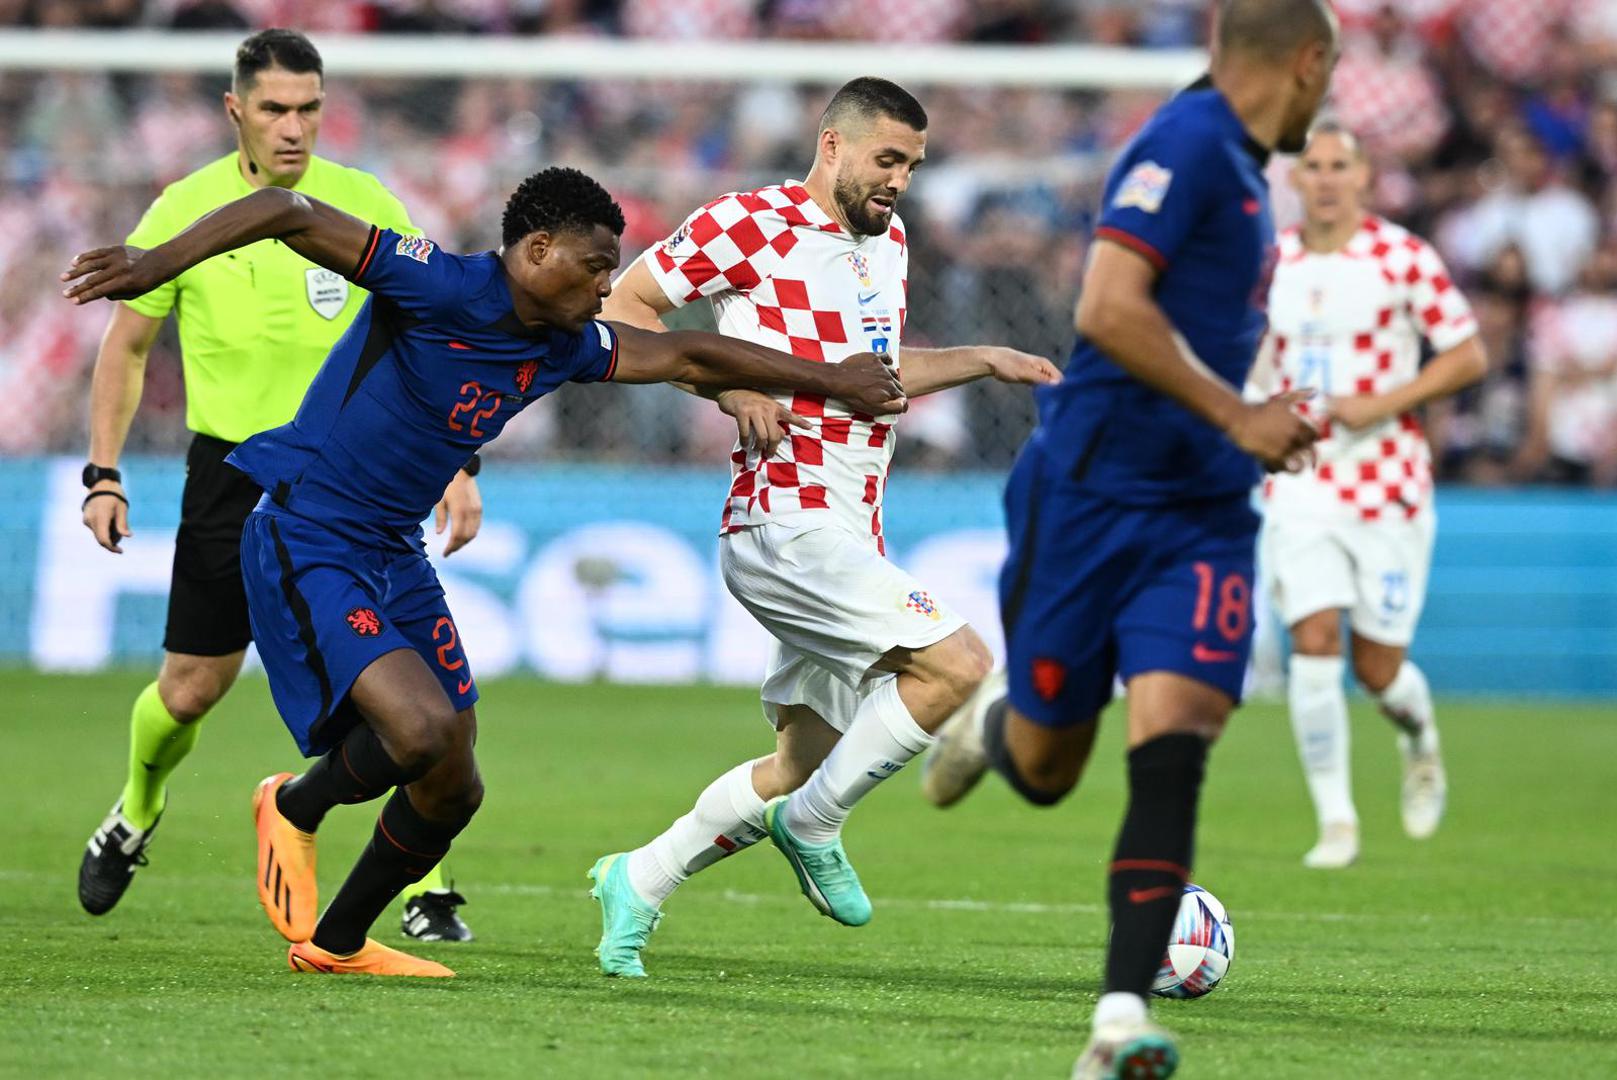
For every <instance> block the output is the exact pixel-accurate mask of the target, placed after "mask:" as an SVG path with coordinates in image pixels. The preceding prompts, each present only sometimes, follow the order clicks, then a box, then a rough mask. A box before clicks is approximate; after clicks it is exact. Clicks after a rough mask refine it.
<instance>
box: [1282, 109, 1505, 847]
mask: <svg viewBox="0 0 1617 1080" xmlns="http://www.w3.org/2000/svg"><path fill="white" fill-rule="evenodd" d="M1292 182H1293V184H1294V185H1295V186H1296V188H1297V191H1298V193H1299V194H1300V195H1301V197H1302V204H1303V213H1304V220H1303V224H1302V225H1301V226H1300V227H1297V228H1293V229H1290V230H1287V231H1286V232H1284V233H1283V234H1281V237H1280V240H1279V247H1280V258H1279V263H1278V265H1277V266H1276V268H1275V276H1274V284H1273V286H1272V288H1271V290H1270V292H1269V336H1268V338H1267V339H1266V340H1265V342H1264V346H1263V351H1262V353H1261V354H1260V356H1259V359H1258V362H1257V364H1255V365H1254V367H1253V376H1252V378H1253V383H1254V386H1253V389H1254V390H1255V391H1256V392H1259V393H1275V392H1280V391H1285V390H1295V389H1312V390H1315V391H1317V395H1316V397H1315V398H1314V399H1312V401H1310V402H1308V403H1307V404H1306V405H1305V406H1304V408H1305V411H1307V412H1309V413H1310V415H1311V418H1312V419H1315V420H1316V421H1317V422H1318V423H1319V424H1320V426H1321V438H1320V440H1319V442H1318V443H1316V444H1315V451H1316V455H1317V456H1316V458H1315V459H1314V461H1313V462H1311V463H1310V464H1309V465H1308V466H1307V467H1305V468H1303V469H1302V470H1301V471H1300V472H1297V473H1276V474H1274V475H1273V476H1272V477H1271V478H1270V479H1269V480H1268V481H1267V482H1266V486H1265V503H1266V506H1267V510H1266V513H1265V525H1264V538H1263V561H1264V564H1265V566H1266V568H1267V573H1268V575H1269V578H1270V587H1271V588H1272V590H1273V592H1272V595H1273V598H1274V602H1275V604H1276V606H1277V607H1278V609H1279V612H1280V615H1281V618H1282V619H1283V620H1284V621H1285V623H1286V625H1287V626H1289V627H1290V628H1291V636H1292V649H1293V654H1292V658H1291V665H1290V670H1289V676H1290V678H1289V690H1288V696H1289V699H1290V704H1291V723H1292V729H1293V731H1294V732H1295V734H1296V737H1297V749H1298V752H1299V754H1300V755H1301V757H1302V762H1303V769H1304V771H1305V773H1306V774H1307V778H1308V789H1309V792H1310V794H1311V795H1312V796H1313V800H1314V809H1315V811H1316V812H1317V815H1318V819H1319V829H1320V836H1319V842H1318V843H1317V844H1316V845H1315V847H1314V848H1313V849H1312V850H1311V851H1309V852H1308V853H1307V855H1305V856H1304V857H1303V862H1304V864H1305V865H1307V866H1311V867H1317V868H1334V867H1343V866H1347V865H1348V864H1349V863H1351V862H1353V860H1354V859H1355V858H1357V857H1358V852H1359V820H1358V813H1357V811H1356V810H1355V809H1354V805H1353V795H1352V790H1351V785H1350V781H1349V773H1348V712H1347V698H1346V696H1345V693H1344V690H1343V685H1342V683H1343V668H1344V662H1343V648H1342V615H1343V613H1344V612H1345V613H1346V614H1347V621H1348V625H1349V627H1350V631H1351V635H1350V640H1351V648H1352V657H1353V674H1354V676H1355V677H1356V678H1357V679H1358V681H1359V683H1360V685H1362V686H1363V687H1364V689H1365V690H1366V691H1367V692H1368V693H1369V694H1370V696H1371V697H1373V698H1374V699H1375V700H1376V702H1377V703H1378V704H1379V705H1380V706H1381V711H1382V712H1383V713H1385V714H1386V716H1387V717H1388V718H1389V719H1390V720H1391V721H1392V722H1393V724H1394V725H1395V726H1396V728H1397V730H1398V737H1399V741H1400V744H1401V746H1402V750H1403V758H1404V780H1403V821H1404V829H1405V831H1406V832H1408V833H1409V835H1410V836H1412V837H1416V838H1420V839H1423V838H1425V837H1428V836H1431V835H1432V833H1433V832H1435V831H1436V829H1437V826H1438V823H1439V821H1440V820H1441V819H1442V816H1443V806H1444V800H1445V796H1446V788H1447V780H1446V778H1445V776H1444V773H1443V764H1442V759H1441V757H1440V756H1439V754H1438V738H1437V723H1436V720H1435V718H1434V716H1433V712H1432V696H1431V691H1430V689H1429V688H1428V687H1427V684H1426V678H1425V676H1423V675H1422V674H1421V671H1420V669H1419V668H1417V667H1416V666H1415V665H1414V664H1413V663H1412V662H1410V660H1409V659H1408V656H1407V651H1408V648H1409V643H1410V641H1411V639H1412V638H1413V636H1414V633H1415V624H1416V622H1417V621H1418V620H1419V618H1420V611H1421V605H1422V603H1423V602H1424V601H1425V598H1426V577H1427V571H1428V568H1429V567H1430V564H1431V555H1432V538H1433V535H1434V532H1435V530H1436V526H1437V519H1436V513H1435V511H1434V510H1433V507H1432V459H1431V450H1430V448H1429V447H1428V446H1427V443H1426V436H1425V434H1424V433H1423V432H1422V430H1421V425H1420V421H1419V420H1418V419H1417V418H1416V416H1415V412H1414V410H1415V409H1416V408H1418V407H1419V406H1421V405H1423V404H1425V403H1426V402H1428V401H1433V400H1435V399H1438V398H1442V397H1446V396H1448V395H1450V394H1453V393H1455V392H1457V391H1459V390H1461V389H1463V388H1464V387H1466V386H1468V385H1470V384H1471V383H1474V382H1476V381H1477V380H1479V379H1481V378H1482V377H1483V375H1484V373H1485V372H1486V370H1487V358H1486V357H1485V355H1484V354H1483V350H1482V345H1481V343H1480V340H1479V339H1478V337H1477V326H1476V320H1475V319H1474V318H1473V317H1472V315H1471V308H1470V305H1469V304H1467V303H1466V300H1465V297H1464V296H1463V295H1461V293H1460V290H1459V289H1458V288H1456V287H1455V285H1454V282H1453V281H1452V280H1451V279H1450V277H1449V274H1448V271H1447V270H1446V269H1445V268H1444V265H1443V261H1442V259H1441V258H1439V256H1438V254H1437V252H1435V251H1434V250H1433V249H1432V248H1431V246H1430V245H1428V244H1427V243H1426V242H1425V241H1423V240H1421V239H1420V238H1419V237H1417V236H1414V235H1412V234H1411V233H1409V232H1408V231H1407V230H1405V229H1403V228H1400V227H1399V226H1397V225H1394V224H1393V223H1392V222H1390V221H1387V220H1385V219H1383V218H1379V217H1376V216H1375V215H1373V214H1369V213H1367V212H1366V211H1365V210H1364V208H1363V204H1362V200H1363V199H1364V197H1365V194H1366V191H1367V189H1368V186H1369V182H1370V168H1369V165H1368V163H1367V162H1366V161H1365V158H1364V154H1363V152H1362V150H1361V148H1360V146H1359V143H1358V140H1357V139H1355V138H1354V136H1353V135H1352V133H1350V132H1348V131H1346V130H1344V129H1343V128H1341V127H1340V126H1338V125H1335V124H1329V123H1327V124H1322V125H1320V126H1319V127H1317V128H1316V129H1315V131H1314V133H1313V135H1312V137H1311V138H1310V140H1309V143H1308V146H1307V149H1306V150H1304V151H1303V153H1302V155H1301V156H1300V157H1299V158H1298V159H1297V163H1296V166H1295V168H1294V169H1293V171H1292ZM1422 342H1424V343H1425V344H1426V345H1427V346H1429V347H1430V350H1431V353H1432V354H1433V357H1432V359H1431V360H1430V361H1429V362H1428V363H1427V364H1426V365H1425V366H1422V365H1421V362H1420V360H1421V346H1422Z"/></svg>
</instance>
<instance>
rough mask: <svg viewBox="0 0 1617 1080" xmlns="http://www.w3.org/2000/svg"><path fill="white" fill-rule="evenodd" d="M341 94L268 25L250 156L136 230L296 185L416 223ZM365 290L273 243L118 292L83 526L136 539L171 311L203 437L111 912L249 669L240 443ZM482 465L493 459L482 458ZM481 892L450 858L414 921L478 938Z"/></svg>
mask: <svg viewBox="0 0 1617 1080" xmlns="http://www.w3.org/2000/svg"><path fill="white" fill-rule="evenodd" d="M324 101H325V85H324V69H323V65H322V63H321V59H320V54H319V52H318V51H316V49H315V47H314V45H313V44H312V43H310V41H309V40H308V38H306V37H304V36H303V35H302V34H299V33H297V32H296V31H292V30H264V31H261V32H259V33H257V34H254V35H253V36H252V37H250V38H248V39H247V40H246V41H244V42H242V44H241V46H240V47H239V48H238V49H237V50H236V63H235V71H234V76H233V78H232V82H231V89H230V91H229V92H227V93H226V94H225V95H224V106H225V113H226V115H227V116H228V118H229V120H230V123H231V124H232V125H233V126H234V127H235V129H236V151H235V152H234V153H232V154H229V155H227V156H225V157H222V158H220V159H219V160H217V161H215V162H213V163H212V164H209V165H205V166H203V167H202V168H200V169H198V170H197V171H196V172H193V173H191V174H190V175H189V176H186V177H184V178H182V179H180V180H178V181H176V182H175V183H173V184H170V185H169V186H168V187H167V188H165V189H164V191H163V193H162V195H160V196H159V197H158V199H157V201H156V202H154V203H152V205H151V207H150V208H149V209H148V210H147V211H146V214H145V216H144V217H142V218H141V220H140V224H138V225H137V226H136V227H135V231H134V232H133V233H131V234H130V236H129V239H128V243H129V244H131V245H133V246H135V247H142V248H150V247H153V246H155V245H157V244H160V243H162V242H164V241H166V240H168V239H169V238H170V237H172V236H173V235H174V234H175V233H177V232H179V231H180V230H181V229H183V228H184V227H185V226H186V225H189V224H190V223H191V222H192V221H194V220H196V218H198V217H200V216H201V215H203V214H206V213H208V212H209V211H212V210H214V209H216V208H218V207H220V206H223V205H224V204H225V203H228V202H232V201H233V200H235V199H238V198H240V197H241V196H243V195H246V194H249V193H250V192H252V191H253V190H254V189H256V188H261V187H265V186H268V185H273V186H276V187H284V188H295V189H296V190H298V191H300V192H304V193H306V194H308V195H310V196H313V197H314V198H317V199H320V200H322V201H324V202H328V203H331V204H332V205H334V206H337V207H339V208H340V209H343V210H346V211H347V212H348V213H350V214H353V215H355V216H356V217H359V218H361V219H363V220H366V221H373V222H375V223H376V224H378V225H380V226H382V227H384V228H392V229H397V230H400V231H404V232H409V233H415V232H417V230H416V229H415V227H414V226H413V225H412V224H411V222H410V219H409V215H408V214H407V213H406V212H405V209H404V207H403V205H402V204H400V202H399V201H398V199H396V198H394V197H393V195H392V193H390V192H389V191H388V190H387V189H386V188H384V187H383V186H382V184H381V182H380V181H379V180H377V179H376V178H375V177H374V176H371V175H370V174H369V173H364V172H360V171H359V170H357V169H350V168H346V167H344V166H342V165H338V164H335V163H334V162H331V161H327V160H325V159H323V158H319V157H316V156H315V155H314V144H315V138H316V136H317V135H318V134H319V131H320V120H321V108H322V106H323V104H324ZM364 298H365V293H364V291H363V290H361V289H359V288H358V287H356V286H353V285H350V284H349V283H348V281H347V280H345V279H344V278H343V277H341V276H340V275H338V274H334V273H332V272H331V271H329V270H325V269H322V268H321V267H319V266H316V265H315V264H314V263H311V262H309V261H308V260H306V259H304V258H303V257H302V256H300V255H297V254H295V253H294V252H293V251H292V250H291V249H290V248H288V247H287V246H286V245H284V244H282V243H280V242H279V241H277V240H264V241H262V242H260V243H257V244H253V245H251V246H249V247H245V248H242V249H240V250H238V251H233V252H230V253H228V254H226V255H223V256H220V257H219V258H216V259H211V260H209V261H207V262H205V263H202V264H201V265H199V266H197V267H195V268H193V269H192V270H190V271H188V272H186V273H185V274H182V275H181V276H180V277H179V278H178V279H176V280H175V281H173V282H171V283H169V284H167V285H164V286H162V287H160V288H158V289H155V290H153V291H152V292H149V293H147V294H146V295H145V296H142V297H139V298H138V299H135V300H131V301H128V302H126V303H123V304H119V305H117V307H116V308H115V311H114V314H113V316H112V320H111V321H110V323H109V324H108V326H107V330H106V334H105V335H104V336H103V338H102V340H101V348H100V352H99V353H98V354H97V356H96V362H95V374H94V377H93V379H92V381H91V389H90V460H89V463H88V464H87V465H85V467H84V485H85V487H86V488H88V489H89V491H88V494H87V495H86V497H85V500H84V524H85V526H86V527H87V528H88V529H89V530H90V531H91V532H92V533H94V534H95V538H96V542H97V543H99V544H100V545H101V546H102V547H104V548H106V549H107V550H108V551H113V552H121V550H122V549H121V548H120V547H119V546H118V544H119V541H120V539H121V538H122V537H125V536H128V535H129V534H130V529H129V499H128V496H127V494H126V493H125V491H124V488H123V484H122V477H121V476H120V475H119V472H118V468H117V466H118V458H119V454H120V453H121V452H122V450H123V446H124V441H125V439H126V438H127V437H128V434H129V425H130V421H131V420H132V419H133V417H134V414H135V410H136V408H137V407H138V406H139V404H140V394H141V384H142V381H143V376H144V373H145V368H146V357H147V354H148V353H149V352H150V350H151V346H152V342H153V340H154V339H155V338H156V337H157V332H158V330H159V329H161V327H162V325H163V321H164V319H165V318H166V317H167V316H168V314H169V313H170V312H171V311H172V312H174V313H175V315H176V317H177V318H178V320H179V334H180V352H181V356H182V359H183V363H184V370H185V399H186V416H185V419H186V426H187V427H189V428H190V429H191V431H192V432H193V433H194V437H193V438H192V440H191V446H190V450H189V451H188V453H187V454H186V462H185V493H184V495H183V497H182V502H181V510H180V528H179V533H178V535H177V537H176V538H175V549H174V570H173V576H172V579H171V581H170V585H169V601H168V625H167V629H166V631H165V633H164V638H163V650H164V654H163V663H162V667H161V668H160V669H159V670H158V674H157V680H156V681H155V682H153V683H152V684H151V685H149V686H147V687H146V689H145V690H143V691H141V693H140V696H139V697H137V698H136V699H135V706H134V710H133V713H132V715H131V717H130V743H129V776H128V779H127V781H126V782H125V784H124V789H123V793H122V794H121V795H120V796H119V798H118V801H117V802H116V803H114V804H113V807H112V811H111V812H110V813H109V814H108V815H107V817H106V820H104V821H103V822H102V823H101V826H100V827H99V828H98V829H96V831H95V833H94V835H92V836H91V837H90V842H89V844H88V845H87V847H86V850H85V853H84V860H83V862H82V863H81V864H80V866H79V902H80V903H81V904H83V905H84V909H85V910H86V911H88V912H89V913H90V914H92V915H101V914H104V913H105V912H107V911H110V910H112V908H113V906H114V905H116V904H117V903H118V900H119V899H120V898H121V897H122V896H123V894H124V890H125V889H127V888H128V887H129V882H130V880H131V878H132V876H133V875H134V872H135V870H136V868H137V867H141V866H145V865H146V847H147V845H148V844H150V843H151V839H152V833H153V832H154V830H155V829H156V828H157V823H158V821H159V819H161V818H162V816H163V810H164V806H165V804H166V802H167V780H168V777H169V774H170V773H172V772H173V771H174V769H175V768H176V767H177V766H178V765H179V763H180V762H181V761H183V760H184V759H185V757H186V755H187V754H189V753H190V752H191V748H192V747H193V746H195V745H196V741H197V736H198V734H199V733H200V731H201V727H202V724H201V721H202V718H203V717H205V716H207V715H208V712H209V710H211V709H212V708H213V707H214V706H215V705H216V704H217V703H218V702H219V700H220V699H221V698H222V697H224V695H225V693H226V692H227V691H228V690H229V689H230V687H231V684H232V683H234V682H235V681H236V676H237V675H238V674H239V673H240V672H241V665H242V658H243V656H244V655H245V650H246V648H247V644H248V642H249V641H250V640H251V639H252V631H251V629H250V628H249V626H248V622H247V600H246V596H245V594H244V593H243V590H242V581H241V555H240V545H241V533H242V526H243V524H244V522H245V521H246V519H247V515H248V513H249V512H250V511H251V510H252V508H253V506H254V504H256V503H257V502H258V499H259V496H260V495H261V494H262V492H260V491H259V489H258V488H257V487H255V486H254V485H253V483H252V481H250V480H248V479H247V477H246V476H245V475H244V474H242V473H240V472H238V471H236V469H234V468H233V467H231V466H229V465H227V464H225V455H226V454H228V453H230V451H231V450H233V449H235V447H236V444H237V443H239V442H241V441H242V440H244V439H246V438H248V437H249V436H251V435H256V434H257V433H258V432H260V431H264V430H266V429H268V428H273V427H278V426H279V425H281V424H284V423H286V422H288V421H289V420H291V419H292V416H293V414H294V413H295V412H296V411H297V408H298V404H299V403H300V402H301V401H302V400H303V396H304V392H305V391H307V390H308V388H309V383H310V382H311V381H313V379H314V375H315V372H316V371H317V370H318V369H319V367H320V365H321V363H322V362H323V361H324V360H325V357H326V354H327V353H328V352H329V351H330V350H331V347H332V345H333V344H335V343H336V341H337V339H338V338H339V337H341V336H342V333H343V331H345V330H346V329H347V328H348V324H349V322H350V321H352V319H353V318H354V315H355V314H356V313H357V312H358V311H359V307H360V304H361V303H362V302H363V301H364ZM468 468H469V469H470V471H471V472H475V471H476V459H475V458H474V459H473V462H472V463H471V464H470V465H469V466H468ZM481 517H482V504H481V500H480V497H479V495H478V491H477V484H476V481H474V480H473V479H472V478H471V475H469V474H468V472H467V471H462V472H461V473H459V474H457V476H456V478H455V481H454V482H453V483H452V484H451V485H450V486H449V488H448V490H447V491H445V492H444V498H443V501H442V502H441V503H440V504H439V505H438V511H437V521H438V531H439V532H440V533H441V532H443V530H444V527H445V525H446V524H448V525H449V527H450V529H451V533H450V538H449V542H448V545H447V547H446V551H454V550H456V549H457V548H459V547H461V546H462V545H464V544H465V543H466V542H467V541H468V540H470V539H471V538H472V537H473V536H475V535H476V533H477V529H478V525H479V523H480V521H481ZM463 903H465V900H464V898H462V897H461V896H459V895H458V894H457V893H455V892H453V891H451V890H450V889H448V888H446V887H445V885H444V882H443V878H442V872H441V870H434V871H433V872H432V874H431V875H429V876H428V877H427V878H426V879H424V880H423V881H421V882H420V883H419V884H418V885H417V886H416V891H415V892H414V894H413V895H407V896H406V903H405V910H404V932H405V933H406V934H407V935H409V936H411V937H415V938H418V939H421V940H427V941H435V940H454V941H463V940H467V939H469V938H470V937H471V932H470V931H469V930H468V929H467V928H466V924H465V923H464V922H462V921H461V920H460V918H459V916H458V914H457V913H456V910H455V909H456V907H457V906H458V905H460V904H463Z"/></svg>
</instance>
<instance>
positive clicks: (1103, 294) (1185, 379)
mask: <svg viewBox="0 0 1617 1080" xmlns="http://www.w3.org/2000/svg"><path fill="white" fill-rule="evenodd" d="M1155 281H1156V269H1155V267H1153V266H1152V265H1151V263H1150V262H1149V261H1147V260H1146V259H1145V257H1144V256H1142V255H1140V254H1138V253H1137V252H1134V251H1131V250H1129V249H1128V248H1126V247H1124V246H1123V245H1121V244H1118V243H1115V242H1114V241H1111V240H1106V239H1101V240H1099V241H1097V242H1096V244H1095V246H1094V249H1093V250H1092V252H1091V253H1090V257H1089V265H1088V267H1087V268H1086V269H1085V271H1084V282H1083V291H1082V292H1081V293H1080V294H1079V297H1078V310H1077V314H1076V317H1075V319H1074V323H1075V325H1076V327H1077V329H1078V332H1079V333H1080V334H1082V335H1084V337H1086V338H1088V339H1089V340H1090V341H1092V342H1093V343H1094V344H1095V346H1096V347H1097V348H1098V349H1100V350H1101V351H1102V352H1104V353H1105V354H1106V355H1107V356H1108V357H1110V358H1111V360H1112V362H1113V363H1115V364H1117V365H1118V366H1119V367H1121V368H1123V370H1125V371H1127V372H1128V373H1129V374H1130V375H1132V376H1134V377H1135V378H1136V379H1139V380H1140V381H1141V382H1143V383H1145V384H1146V385H1147V386H1149V387H1151V388H1152V389H1153V390H1157V391H1159V392H1161V393H1163V394H1166V395H1167V396H1168V397H1171V398H1173V399H1174V400H1175V401H1177V402H1179V403H1180V404H1181V405H1183V406H1184V407H1185V408H1187V409H1189V410H1190V411H1191V412H1193V413H1195V414H1196V415H1197V416H1200V417H1202V418H1203V419H1205V420H1206V421H1207V422H1208V423H1210V424H1212V425H1214V426H1215V427H1217V428H1218V429H1219V430H1220V431H1222V432H1224V433H1225V434H1226V435H1228V436H1229V438H1230V440H1231V441H1232V442H1234V443H1235V444H1236V445H1237V446H1239V447H1240V448H1241V449H1242V450H1245V451H1246V452H1247V453H1249V454H1251V455H1252V456H1253V457H1255V458H1257V459H1258V461H1259V462H1261V463H1262V464H1263V467H1264V468H1266V469H1268V470H1270V471H1276V470H1280V469H1285V468H1287V467H1294V466H1295V465H1296V463H1297V462H1298V461H1299V460H1300V455H1301V454H1302V453H1303V452H1304V451H1306V450H1307V449H1308V447H1309V446H1310V445H1312V444H1313V442H1314V441H1315V440H1316V439H1318V438H1319V432H1318V431H1317V430H1315V428H1314V426H1313V425H1312V424H1310V423H1309V422H1308V421H1307V420H1304V419H1303V418H1302V417H1300V416H1298V415H1297V413H1296V411H1295V409H1294V406H1295V405H1296V404H1297V402H1299V401H1303V400H1305V399H1306V398H1307V397H1308V396H1309V392H1307V391H1292V392H1290V393H1287V394H1281V395H1279V396H1277V397H1274V398H1271V399H1269V400H1268V401H1264V402H1256V403H1248V402H1245V401H1243V400H1241V395H1240V394H1239V393H1237V392H1236V390H1235V389H1234V388H1233V387H1231V386H1230V385H1229V384H1228V383H1226V382H1224V380H1222V379H1220V378H1219V377H1218V376H1217V375H1215V374H1214V373H1213V372H1212V371H1210V370H1209V369H1208V368H1207V366H1206V365H1205V364H1203V363H1202V362H1201V361H1200V360H1199V359H1197V358H1196V356H1195V354H1194V353H1192V352H1191V351H1190V348H1189V346H1187V345H1186V343H1185V340H1184V338H1183V337H1181V336H1180V335H1179V334H1178V333H1177V332H1176V331H1175V330H1174V329H1173V325H1172V324H1171V323H1170V322H1169V321H1168V317H1167V316H1166V315H1164V314H1163V312H1162V309H1161V308H1160V307H1158V306H1157V304H1156V301H1155V300H1153V299H1152V297H1151V292H1152V287H1153V285H1154V284H1155Z"/></svg>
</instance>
